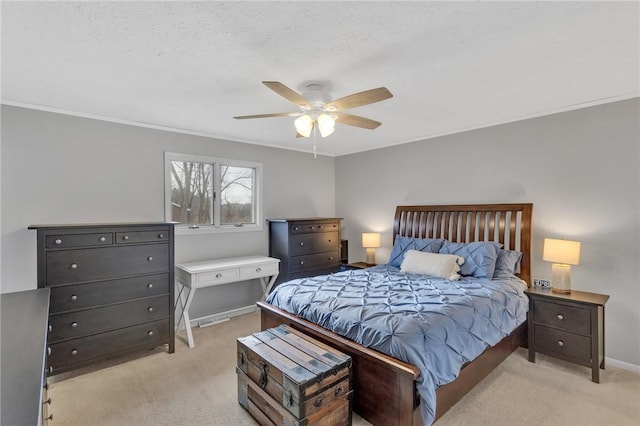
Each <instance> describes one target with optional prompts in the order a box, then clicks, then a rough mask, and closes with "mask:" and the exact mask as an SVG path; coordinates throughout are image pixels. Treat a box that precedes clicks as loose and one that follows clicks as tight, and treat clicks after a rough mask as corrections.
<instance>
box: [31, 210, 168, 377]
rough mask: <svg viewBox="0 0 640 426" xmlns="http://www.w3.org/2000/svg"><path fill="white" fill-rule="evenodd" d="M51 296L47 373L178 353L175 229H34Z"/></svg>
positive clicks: (41, 276) (41, 280)
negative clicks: (162, 351)
mask: <svg viewBox="0 0 640 426" xmlns="http://www.w3.org/2000/svg"><path fill="white" fill-rule="evenodd" d="M29 229H35V230H36V231H37V262H38V287H39V288H49V289H50V290H51V296H50V305H49V333H48V337H47V342H48V348H47V353H48V357H47V374H48V375H54V374H58V373H61V372H64V371H68V370H72V369H75V368H78V367H82V366H85V365H88V364H91V363H94V362H97V361H102V360H104V359H107V358H111V357H114V356H117V355H121V354H124V353H128V352H133V351H138V350H143V349H150V348H154V347H157V346H160V345H168V351H169V353H173V352H174V350H175V335H174V334H175V331H174V327H173V324H174V310H173V301H174V285H173V282H174V232H173V224H172V223H144V224H141V223H135V224H93V225H32V226H30V227H29Z"/></svg>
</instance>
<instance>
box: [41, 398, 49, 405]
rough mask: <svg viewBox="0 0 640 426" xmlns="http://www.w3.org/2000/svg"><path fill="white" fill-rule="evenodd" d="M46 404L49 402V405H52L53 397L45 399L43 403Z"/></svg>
mask: <svg viewBox="0 0 640 426" xmlns="http://www.w3.org/2000/svg"><path fill="white" fill-rule="evenodd" d="M45 404H49V405H51V398H49V399H47V400H46V401H44V402H43V403H42V405H45Z"/></svg>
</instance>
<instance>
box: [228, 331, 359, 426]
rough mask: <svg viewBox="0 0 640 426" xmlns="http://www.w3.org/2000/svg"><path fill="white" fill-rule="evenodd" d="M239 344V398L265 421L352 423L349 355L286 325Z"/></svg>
mask: <svg viewBox="0 0 640 426" xmlns="http://www.w3.org/2000/svg"><path fill="white" fill-rule="evenodd" d="M237 349H238V366H237V368H236V372H237V373H238V402H239V403H240V405H241V406H242V407H243V408H245V409H246V410H247V411H249V413H250V414H251V415H252V416H253V417H254V418H255V419H256V420H257V421H258V422H259V423H260V424H263V425H264V424H280V425H347V424H351V399H352V390H351V389H352V377H351V358H350V357H349V356H347V355H344V354H343V353H341V352H339V351H337V350H336V349H333V348H331V347H329V346H327V345H324V344H323V343H320V342H318V341H316V340H314V339H312V338H310V337H309V336H306V335H304V334H302V333H300V332H299V331H296V330H293V329H292V328H290V327H289V326H286V325H282V326H279V327H276V328H272V329H269V330H265V331H262V332H259V333H255V334H253V335H251V336H247V337H241V338H239V339H238V341H237Z"/></svg>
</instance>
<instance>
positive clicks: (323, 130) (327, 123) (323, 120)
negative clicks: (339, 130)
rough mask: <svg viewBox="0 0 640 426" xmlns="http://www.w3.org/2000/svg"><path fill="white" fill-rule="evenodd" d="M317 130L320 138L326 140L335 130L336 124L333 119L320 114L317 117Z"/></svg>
mask: <svg viewBox="0 0 640 426" xmlns="http://www.w3.org/2000/svg"><path fill="white" fill-rule="evenodd" d="M317 122H318V130H319V131H320V136H322V137H323V138H326V137H327V136H329V135H330V134H332V133H333V131H334V130H335V125H336V122H335V120H334V119H333V118H331V117H330V116H329V115H327V114H320V115H319V116H318V120H317Z"/></svg>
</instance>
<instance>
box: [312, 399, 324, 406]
mask: <svg viewBox="0 0 640 426" xmlns="http://www.w3.org/2000/svg"><path fill="white" fill-rule="evenodd" d="M313 405H314V406H315V407H320V406H322V397H321V396H320V397H318V399H316V400H315V402H314V403H313Z"/></svg>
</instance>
